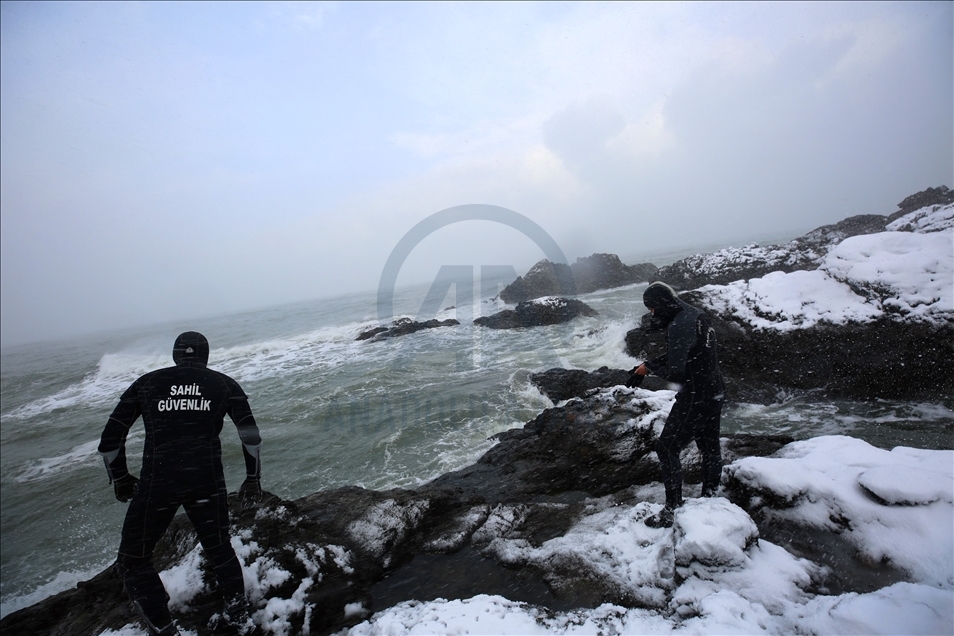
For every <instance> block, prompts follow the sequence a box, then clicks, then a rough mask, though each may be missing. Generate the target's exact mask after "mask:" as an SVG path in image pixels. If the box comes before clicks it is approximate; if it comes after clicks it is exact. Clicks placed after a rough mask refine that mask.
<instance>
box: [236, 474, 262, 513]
mask: <svg viewBox="0 0 954 636" xmlns="http://www.w3.org/2000/svg"><path fill="white" fill-rule="evenodd" d="M239 500H240V501H241V502H242V507H243V508H250V507H252V506H253V505H255V504H257V503H258V502H260V501H261V500H262V480H261V478H260V477H246V478H245V481H244V482H242V487H241V488H239Z"/></svg>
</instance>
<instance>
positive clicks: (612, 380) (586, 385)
mask: <svg viewBox="0 0 954 636" xmlns="http://www.w3.org/2000/svg"><path fill="white" fill-rule="evenodd" d="M629 378H630V371H627V370H624V369H610V368H609V367H600V368H599V369H597V370H596V371H583V370H582V369H561V368H559V367H557V368H554V369H548V370H546V371H541V372H540V373H531V374H530V382H531V383H532V384H533V385H534V386H535V387H537V388H538V389H539V390H540V392H541V393H543V394H544V395H545V396H547V397H548V398H550V399H551V400H552V401H554V402H560V401H562V400H569V399H570V398H575V397H583V396H584V395H586V394H587V393H588V392H589V391H592V390H593V389H598V388H605V387H611V386H618V385H625V384H626V382H627V381H628V380H629ZM640 388H643V389H648V390H650V391H658V390H659V389H665V388H668V383H667V382H665V381H664V380H661V379H659V378H656V377H654V376H646V377H644V378H643V382H642V384H641V385H640Z"/></svg>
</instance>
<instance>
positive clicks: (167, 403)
mask: <svg viewBox="0 0 954 636" xmlns="http://www.w3.org/2000/svg"><path fill="white" fill-rule="evenodd" d="M169 395H191V396H194V398H180V399H177V400H174V399H172V398H166V399H164V400H159V410H160V411H211V410H212V401H211V400H206V399H204V398H203V397H202V392H201V391H200V390H199V385H198V384H173V385H172V386H171V387H169Z"/></svg>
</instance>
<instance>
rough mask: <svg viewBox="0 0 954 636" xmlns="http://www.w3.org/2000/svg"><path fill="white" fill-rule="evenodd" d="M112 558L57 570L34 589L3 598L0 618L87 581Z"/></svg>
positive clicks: (112, 559)
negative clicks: (95, 563) (94, 563)
mask: <svg viewBox="0 0 954 636" xmlns="http://www.w3.org/2000/svg"><path fill="white" fill-rule="evenodd" d="M114 560H115V555H113V557H112V558H111V559H110V560H109V561H104V562H102V563H100V564H99V565H95V566H92V567H90V568H89V569H86V570H66V571H62V572H58V573H57V574H56V576H55V577H54V578H53V580H52V581H49V582H47V583H44V584H43V585H40V586H39V587H37V588H36V589H35V590H33V591H31V592H29V593H27V594H21V595H16V596H11V597H9V598H6V599H4V600H3V602H2V603H0V618H3V617H4V616H6V615H7V614H9V613H10V612H15V611H17V610H20V609H23V608H24V607H30V606H31V605H33V604H35V603H39V602H40V601H42V600H43V599H45V598H48V597H50V596H53V595H54V594H59V593H60V592H63V591H66V590H71V589H73V588H74V587H76V584H77V583H79V582H80V581H87V580H89V579H91V578H92V577H94V576H96V575H97V574H99V573H100V572H102V571H103V569H105V568H106V567H107V566H108V565H109V564H110V563H112V562H113V561H114Z"/></svg>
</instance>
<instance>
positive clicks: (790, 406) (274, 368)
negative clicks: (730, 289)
mask: <svg viewBox="0 0 954 636" xmlns="http://www.w3.org/2000/svg"><path fill="white" fill-rule="evenodd" d="M675 256H678V255H675ZM627 262H633V260H632V259H627ZM644 288H645V285H631V286H628V287H622V288H618V289H613V290H605V291H599V292H594V293H591V294H584V295H581V296H579V298H580V299H581V300H583V301H584V302H586V303H587V304H589V305H590V306H592V307H593V308H594V309H596V310H597V311H598V312H599V316H598V317H595V318H580V319H577V320H575V321H573V322H572V323H570V324H568V325H554V326H551V327H540V328H534V329H515V330H491V329H482V328H475V327H474V326H473V325H472V319H473V318H474V317H475V316H477V315H489V314H491V313H494V312H496V311H498V310H500V309H502V308H503V305H502V304H500V303H499V302H498V301H495V300H492V299H489V298H483V299H478V300H477V301H476V302H475V303H474V305H473V306H471V307H460V308H448V309H443V310H442V311H440V312H439V313H438V314H437V316H436V317H437V318H439V319H446V318H455V317H456V318H458V319H459V320H460V321H461V324H460V325H459V326H455V327H440V328H435V329H429V330H425V331H421V332H418V333H415V334H411V335H407V336H403V337H400V338H393V339H385V340H381V341H356V340H355V338H356V337H357V336H358V335H359V334H360V333H361V332H362V331H363V330H365V329H368V328H370V327H373V326H377V325H378V324H380V322H379V320H378V314H377V294H376V292H373V291H372V292H367V293H359V294H352V295H348V296H342V297H339V298H332V299H323V300H316V301H312V302H305V303H298V304H292V305H287V306H283V307H276V308H270V309H263V310H259V311H250V312H245V313H241V314H236V315H230V316H222V317H217V318H206V319H198V320H191V321H187V322H181V323H170V324H163V325H155V326H151V327H144V328H139V329H129V330H125V331H117V332H113V333H109V334H99V335H95V336H87V337H83V338H73V339H70V340H64V341H59V342H48V343H43V344H33V345H25V346H20V347H13V348H10V349H6V350H4V351H3V352H2V399H0V403H2V410H0V444H2V453H0V510H2V514H0V520H2V542H0V556H2V568H0V570H2V578H0V597H2V598H0V602H2V610H0V611H2V614H3V615H6V614H7V613H9V612H10V611H13V610H16V609H19V608H20V607H25V606H27V605H29V604H32V603H33V602H36V601H38V600H41V599H42V598H44V597H46V596H49V595H51V594H54V593H56V592H58V591H61V590H63V589H68V588H69V587H72V586H73V585H75V583H76V582H77V581H80V580H85V579H86V578H89V577H90V576H92V575H94V574H96V573H98V572H99V571H101V570H102V569H103V568H104V567H106V566H107V565H109V563H111V562H112V561H113V560H114V559H115V553H116V548H117V546H118V543H119V533H120V528H121V526H122V520H123V515H124V513H125V510H126V506H125V505H123V504H120V503H118V502H117V501H116V500H115V499H114V497H113V492H112V488H111V487H110V486H109V484H108V482H107V478H106V472H105V470H104V468H103V463H102V460H101V459H100V457H99V454H98V453H97V451H96V448H97V445H98V442H99V436H100V434H101V433H102V430H103V427H104V426H105V424H106V419H107V417H108V416H109V413H110V411H111V410H112V408H113V407H114V406H115V404H116V402H117V400H118V398H119V396H120V394H121V393H122V392H123V390H124V389H125V388H126V387H127V386H128V385H129V384H130V383H131V382H132V381H134V380H135V379H136V378H137V377H138V376H140V375H142V374H143V373H146V372H148V371H151V370H154V369H157V368H160V367H164V366H169V365H171V364H172V356H171V347H172V342H173V341H174V339H175V337H176V336H177V335H178V334H179V333H180V332H182V331H186V330H197V331H201V332H202V333H204V334H205V335H206V336H207V337H208V338H209V340H210V343H211V353H210V359H209V366H210V367H211V368H214V369H217V370H220V371H223V372H224V373H227V374H229V375H230V376H232V377H233V378H235V379H236V380H237V381H238V382H239V383H240V384H241V385H242V387H243V388H244V389H245V391H246V393H247V394H248V395H249V399H250V404H251V407H252V409H253V412H254V414H255V417H256V420H257V421H258V425H259V428H260V429H261V433H262V438H263V487H264V488H265V489H266V490H268V491H270V492H273V493H275V494H277V495H279V496H280V497H283V498H285V499H294V498H297V497H301V496H304V495H307V494H309V493H312V492H315V491H317V490H321V489H327V488H335V487H338V486H344V485H359V486H363V487H366V488H374V489H386V488H394V487H414V486H416V485H419V484H422V483H424V482H426V481H428V480H430V479H433V478H434V477H436V476H438V475H440V474H442V473H444V472H447V471H451V470H455V469H458V468H461V467H463V466H466V465H468V464H470V463H472V462H474V461H475V460H476V459H477V458H478V457H479V456H480V455H481V454H482V453H484V452H485V451H486V450H487V449H489V448H490V447H491V446H492V445H493V442H492V441H490V440H489V439H488V438H490V437H491V436H492V435H494V434H495V433H498V432H501V431H504V430H507V429H510V428H513V427H518V426H522V425H523V424H524V423H526V422H527V421H529V420H531V419H533V418H534V417H535V416H536V415H537V414H538V413H539V412H540V411H541V410H542V409H544V408H546V407H548V406H551V405H552V403H551V402H550V401H549V400H548V399H547V398H545V397H544V396H542V395H541V394H540V393H539V392H538V391H537V390H536V389H535V388H533V387H532V386H531V385H530V383H529V375H530V373H532V372H536V371H541V370H544V369H547V368H551V367H554V366H562V367H566V368H578V369H586V370H593V369H596V368H598V367H600V366H603V365H606V366H609V367H611V368H623V369H628V368H632V367H633V366H634V365H635V364H636V362H637V360H634V359H633V358H630V357H629V356H627V355H626V354H625V353H624V351H623V339H624V336H625V334H626V332H627V331H628V330H629V329H631V328H633V327H634V326H635V325H636V324H638V321H639V318H640V316H641V315H642V313H644V312H645V308H644V307H643V305H642V303H641V301H640V299H641V296H642V290H643V289H644ZM475 289H480V285H479V284H478V285H475ZM427 291H428V286H427V285H424V286H417V287H408V288H405V289H401V290H399V292H398V293H397V295H396V299H395V316H396V317H397V316H407V317H411V318H415V319H427V318H430V317H432V316H418V315H417V313H416V312H417V308H419V307H420V306H421V303H422V299H423V298H424V297H425V295H426V292H427ZM451 302H452V295H449V296H448V298H447V299H445V303H442V305H441V306H442V307H445V306H447V305H450V304H451ZM780 398H781V402H780V403H778V404H773V405H770V406H762V405H751V404H729V405H728V406H727V408H726V411H725V414H724V418H723V431H724V432H752V433H771V434H776V433H779V434H787V435H791V436H793V437H795V438H806V437H811V436H815V435H824V434H847V435H853V436H857V437H861V438H863V439H865V440H867V441H869V442H870V443H873V444H875V445H877V446H880V447H883V448H892V447H894V446H898V445H905V446H914V447H919V448H947V449H950V448H954V410H952V408H954V403H952V402H951V401H944V402H938V403H920V402H919V403H911V402H891V401H877V402H852V401H831V400H813V399H812V398H811V397H810V396H809V397H804V396H803V397H799V398H792V399H786V397H785V396H784V395H782V396H780ZM222 439H223V455H224V457H223V461H224V465H225V471H226V480H227V482H228V485H229V488H230V490H236V489H237V488H238V486H239V485H240V484H241V482H242V480H243V478H244V462H243V461H242V453H241V445H240V443H239V440H238V436H237V435H236V434H235V429H234V427H232V425H231V423H230V422H229V420H228V419H226V423H225V428H224V429H223V432H222ZM142 444H143V429H142V424H141V422H138V423H137V424H136V425H135V426H134V427H133V428H132V430H131V432H130V435H129V438H128V440H127V453H128V456H129V457H130V467H131V468H132V469H133V470H135V469H136V467H137V466H138V457H139V456H140V455H141V452H142Z"/></svg>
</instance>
